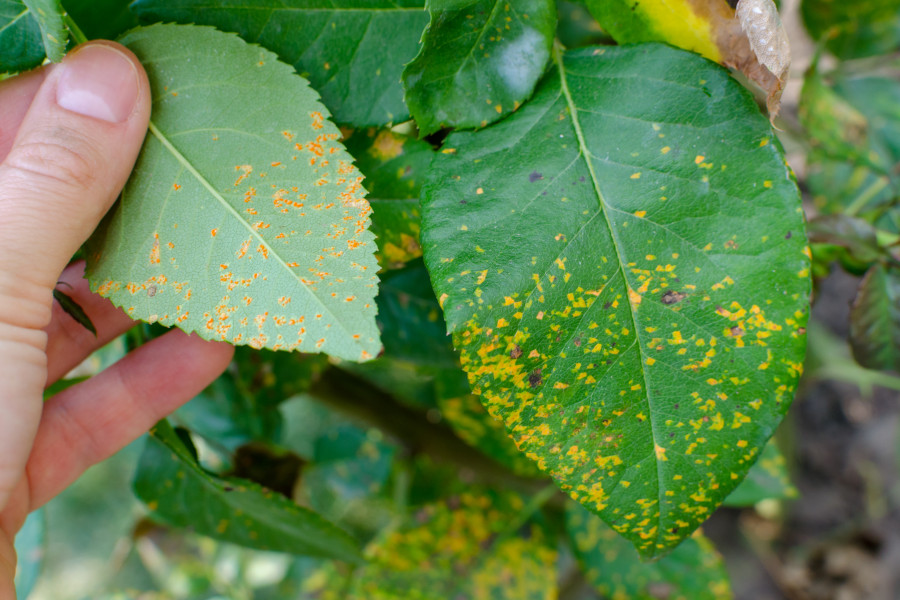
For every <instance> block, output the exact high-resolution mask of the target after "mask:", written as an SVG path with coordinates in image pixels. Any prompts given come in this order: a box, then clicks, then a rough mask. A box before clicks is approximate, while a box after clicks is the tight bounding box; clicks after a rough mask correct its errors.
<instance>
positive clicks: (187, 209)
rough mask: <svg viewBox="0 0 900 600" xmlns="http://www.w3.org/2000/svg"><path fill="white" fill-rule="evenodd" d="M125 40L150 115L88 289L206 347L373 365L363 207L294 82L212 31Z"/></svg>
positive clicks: (333, 138) (95, 246) (155, 31)
mask: <svg viewBox="0 0 900 600" xmlns="http://www.w3.org/2000/svg"><path fill="white" fill-rule="evenodd" d="M121 41H122V42H123V43H124V44H125V45H126V46H128V47H129V48H130V49H131V50H132V51H133V52H134V53H135V54H136V55H137V56H138V58H140V59H141V62H142V63H143V64H144V67H145V68H146V70H147V73H148V75H149V77H150V82H151V85H152V87H153V89H154V90H155V97H154V100H153V115H152V119H151V125H150V134H149V135H148V136H147V139H146V141H145V142H144V147H143V150H142V152H141V155H140V157H139V158H138V162H137V165H136V167H135V171H134V173H133V174H132V176H131V179H129V181H128V183H127V184H126V186H125V189H124V191H123V192H122V200H121V202H119V204H118V205H117V206H116V207H115V208H114V209H113V210H112V211H111V213H110V214H109V215H107V217H106V218H105V219H104V221H103V223H102V224H101V226H100V228H99V229H98V231H97V232H96V233H95V234H94V235H93V236H92V237H91V239H90V240H89V242H88V256H87V258H88V265H87V273H88V277H89V279H90V280H91V288H92V289H93V290H94V291H97V292H99V293H100V295H102V296H105V297H108V298H110V299H111V300H112V301H113V303H114V304H116V305H117V306H121V307H122V308H124V309H125V311H126V312H127V313H128V314H129V315H130V316H132V317H133V318H140V319H143V320H146V321H148V322H151V323H152V322H159V323H161V324H163V325H167V326H168V325H177V326H178V327H180V328H182V329H184V330H185V331H188V332H197V333H198V334H199V335H200V336H201V337H203V338H205V339H212V340H222V341H227V342H230V343H232V344H236V345H250V346H253V347H254V348H263V347H265V348H271V349H275V350H299V351H302V352H324V353H327V354H330V355H333V356H338V357H341V358H345V359H348V360H365V359H368V358H371V357H374V356H375V355H376V354H378V351H379V348H380V343H379V341H378V331H377V328H376V326H375V319H374V317H375V302H374V296H375V293H376V291H377V287H376V286H377V281H378V279H377V275H376V274H375V272H376V270H377V266H376V263H375V258H374V251H375V243H374V239H373V235H372V234H371V232H369V231H368V229H367V228H368V225H369V215H370V213H371V209H370V207H369V204H368V203H367V202H366V201H365V199H364V195H365V190H364V189H363V188H362V186H361V184H360V182H361V180H362V176H361V175H360V174H359V171H357V170H356V168H355V167H354V166H353V164H352V161H353V159H352V157H351V156H350V155H349V154H347V152H346V151H345V150H344V148H343V147H342V146H341V145H340V144H339V143H338V142H337V139H338V137H339V136H340V133H339V132H338V130H337V127H335V126H334V125H333V124H331V123H330V122H329V121H328V120H327V114H328V113H327V111H326V110H325V108H324V107H323V106H322V105H321V104H320V103H319V102H318V99H317V97H316V94H315V92H313V91H312V90H311V89H310V88H309V87H308V85H307V83H306V81H305V80H304V79H302V78H301V77H298V76H297V75H295V74H293V73H292V70H291V68H290V67H288V66H287V65H284V64H282V63H280V62H278V61H277V59H276V57H275V56H274V55H273V54H272V53H270V52H268V51H267V50H264V49H262V48H259V47H257V46H251V45H248V44H246V43H245V42H243V41H242V40H240V39H239V38H238V37H237V36H235V35H232V34H226V33H222V32H219V31H216V30H214V29H212V28H209V27H196V26H188V25H154V26H151V27H146V28H140V29H136V30H133V31H131V32H130V33H128V35H126V36H125V37H124V38H122V40H121ZM260 98H262V99H264V100H263V101H260Z"/></svg>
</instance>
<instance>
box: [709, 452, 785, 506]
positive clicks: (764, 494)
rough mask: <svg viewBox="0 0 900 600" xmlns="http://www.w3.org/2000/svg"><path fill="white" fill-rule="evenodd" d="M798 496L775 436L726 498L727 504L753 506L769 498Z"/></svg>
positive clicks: (777, 498) (725, 503)
mask: <svg viewBox="0 0 900 600" xmlns="http://www.w3.org/2000/svg"><path fill="white" fill-rule="evenodd" d="M795 497H797V489H796V488H795V487H794V486H793V485H792V484H791V480H790V478H789V477H788V473H787V467H786V466H785V464H784V455H783V454H782V453H781V450H779V449H778V444H777V443H776V442H775V438H772V439H771V440H769V443H768V444H766V446H765V448H763V451H762V454H761V455H760V457H759V460H758V461H757V462H756V464H755V465H753V467H752V468H751V469H750V472H749V473H747V478H746V479H744V481H742V482H741V485H739V486H738V487H737V489H735V490H734V491H733V492H731V494H730V495H729V496H728V497H727V498H725V502H723V503H722V504H724V505H725V506H752V505H754V504H756V503H757V502H760V501H762V500H768V499H775V500H781V499H782V498H795Z"/></svg>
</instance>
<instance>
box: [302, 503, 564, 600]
mask: <svg viewBox="0 0 900 600" xmlns="http://www.w3.org/2000/svg"><path fill="white" fill-rule="evenodd" d="M523 508H524V504H523V503H522V501H521V499H520V498H519V497H518V496H513V495H499V494H493V493H490V492H480V491H470V492H465V493H462V494H460V495H459V496H454V497H451V498H449V499H447V500H446V501H445V502H440V503H435V504H429V505H426V506H424V507H422V508H421V509H419V510H417V511H416V512H415V513H414V514H412V515H410V516H409V517H408V518H407V519H406V520H405V521H404V522H403V523H402V524H401V525H400V526H399V527H398V528H397V529H396V530H395V531H391V532H387V533H386V534H385V535H383V536H381V537H380V538H379V539H376V540H375V542H373V543H372V544H371V546H370V547H369V549H368V550H369V553H370V555H371V559H370V561H369V563H367V564H366V565H365V566H363V567H361V568H359V569H357V571H356V572H355V573H354V574H353V577H352V579H351V581H350V582H349V588H347V592H346V594H345V595H343V596H339V595H338V590H340V589H342V588H341V582H340V578H339V576H338V574H337V573H335V572H334V571H333V570H326V571H325V573H323V575H325V576H322V577H314V578H312V581H311V585H310V586H309V588H308V589H307V592H308V593H310V594H311V595H312V596H313V597H315V598H321V599H322V600H331V599H333V598H343V599H344V600H401V599H402V600H409V599H413V598H414V599H416V600H447V599H448V598H490V599H491V600H551V599H552V598H555V597H556V555H557V553H556V550H555V549H554V547H553V544H552V541H551V539H550V538H549V537H548V536H547V534H546V533H545V532H544V530H543V528H541V527H539V526H538V525H535V524H527V525H526V526H525V527H524V528H523V529H524V530H525V534H524V537H520V536H519V535H518V534H517V532H510V531H508V528H509V527H511V526H515V522H514V520H515V518H516V516H517V513H518V512H519V511H521V510H522V509H523ZM329 575H330V576H329ZM316 593H318V594H322V595H321V596H316V595H315V594H316Z"/></svg>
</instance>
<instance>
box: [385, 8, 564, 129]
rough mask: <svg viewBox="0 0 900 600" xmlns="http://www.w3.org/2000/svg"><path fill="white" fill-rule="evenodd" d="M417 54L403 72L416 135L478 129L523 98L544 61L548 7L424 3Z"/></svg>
mask: <svg viewBox="0 0 900 600" xmlns="http://www.w3.org/2000/svg"><path fill="white" fill-rule="evenodd" d="M428 11H429V12H430V14H431V21H430V22H429V24H428V28H427V29H426V30H425V34H424V35H423V36H422V49H421V50H420V51H419V55H418V56H416V58H415V60H414V61H412V62H411V63H409V64H408V65H406V68H405V69H404V70H403V84H404V87H405V89H406V104H407V105H408V106H409V111H410V112H411V113H412V116H413V117H414V118H415V120H416V124H417V125H418V126H419V130H420V131H421V133H422V135H428V134H430V133H433V132H435V131H437V130H438V129H440V128H442V127H457V128H471V127H485V126H486V125H488V124H489V123H493V122H494V121H496V120H497V119H500V118H502V117H504V116H506V115H508V114H509V113H511V112H513V111H514V110H516V109H517V108H518V107H519V106H520V105H521V104H522V103H523V102H524V101H525V100H527V99H528V97H529V96H531V93H532V92H533V91H534V86H535V84H536V83H537V81H538V79H539V78H540V76H541V75H542V74H543V73H544V68H545V67H546V65H547V61H548V60H549V58H550V47H551V45H552V43H553V34H554V31H555V30H556V7H555V5H554V2H553V1H552V0H516V1H515V2H510V1H509V0H429V2H428Z"/></svg>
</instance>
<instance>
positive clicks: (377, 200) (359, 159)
mask: <svg viewBox="0 0 900 600" xmlns="http://www.w3.org/2000/svg"><path fill="white" fill-rule="evenodd" d="M344 145H345V146H346V147H347V151H348V152H349V153H350V154H351V155H352V156H353V157H354V158H356V166H357V167H359V170H360V172H361V173H362V174H363V175H365V176H366V180H365V181H366V189H368V190H369V197H368V200H369V204H371V205H372V232H373V233H374V234H375V237H376V238H377V239H378V253H377V257H378V263H379V264H380V265H381V266H382V267H384V268H388V269H396V268H398V267H401V266H403V265H404V264H405V263H407V262H409V261H411V260H413V259H415V258H418V257H420V256H422V246H421V245H420V244H419V233H420V231H421V228H422V215H421V211H420V210H419V190H420V189H421V187H422V181H423V179H424V177H425V173H426V171H427V170H428V167H429V165H430V164H431V157H432V156H434V151H433V150H432V149H431V145H430V144H428V143H426V142H423V141H420V140H417V139H415V138H411V137H408V136H405V135H402V134H399V133H394V132H393V131H391V130H389V129H365V130H357V131H355V132H353V133H352V134H351V135H350V136H349V137H347V138H346V139H345V140H344Z"/></svg>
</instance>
